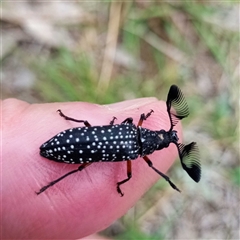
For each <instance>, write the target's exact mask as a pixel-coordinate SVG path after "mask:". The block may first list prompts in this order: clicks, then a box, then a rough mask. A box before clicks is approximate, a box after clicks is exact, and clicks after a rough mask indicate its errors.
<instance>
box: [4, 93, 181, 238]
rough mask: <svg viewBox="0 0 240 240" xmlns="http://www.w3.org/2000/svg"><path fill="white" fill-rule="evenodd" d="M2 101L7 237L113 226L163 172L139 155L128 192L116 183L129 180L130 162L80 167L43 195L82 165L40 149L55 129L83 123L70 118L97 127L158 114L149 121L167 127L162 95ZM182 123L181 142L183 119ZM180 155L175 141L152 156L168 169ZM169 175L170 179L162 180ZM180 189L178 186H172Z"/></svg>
mask: <svg viewBox="0 0 240 240" xmlns="http://www.w3.org/2000/svg"><path fill="white" fill-rule="evenodd" d="M1 105H2V114H3V115H2V120H3V121H2V123H3V125H2V126H3V127H2V158H1V161H2V191H1V192H2V208H1V216H2V237H3V238H4V239H6V238H22V239H23V238H25V239H26V238H42V239H44V238H55V239H57V238H82V237H84V236H88V235H90V234H92V233H95V232H98V231H100V230H102V229H104V228H106V227H108V226H109V225H110V224H111V223H112V222H113V221H115V220H116V219H118V218H119V217H121V216H122V215H124V214H125V213H126V212H127V211H128V209H130V208H131V207H132V206H133V205H134V204H135V203H136V202H137V201H138V199H139V198H140V197H141V196H142V195H143V194H144V193H145V192H146V191H147V189H148V188H149V187H150V186H151V185H153V184H154V182H156V181H157V180H158V179H159V175H158V174H157V173H156V172H154V171H153V170H152V169H151V168H149V167H148V165H147V164H146V162H145V161H144V160H143V159H141V158H139V159H137V160H136V161H135V160H134V161H132V175H133V176H132V178H131V179H130V181H128V182H127V183H125V184H123V185H122V186H121V189H122V191H123V192H124V197H120V195H119V194H118V193H117V191H116V183H117V182H118V181H121V180H123V179H125V178H126V174H127V170H126V162H104V163H103V162H99V163H94V164H92V165H91V166H89V167H87V168H86V169H84V170H83V171H81V172H79V173H75V174H73V175H71V176H69V177H67V178H65V179H64V180H63V181H60V182H59V183H57V184H56V185H54V186H53V187H50V188H49V189H47V190H46V191H45V192H43V193H41V194H40V195H36V194H35V192H36V191H38V190H39V189H40V188H41V187H43V186H44V185H46V184H47V183H49V182H50V181H53V180H55V179H56V178H58V177H60V176H62V175H64V174H65V173H67V172H69V171H71V170H73V169H76V168H77V167H78V166H79V165H70V164H64V163H57V162H54V161H50V160H48V159H46V158H43V157H41V156H40V155H39V147H40V146H41V144H42V143H44V142H45V141H47V140H48V139H50V138H51V137H53V136H54V135H55V134H57V133H59V132H61V131H63V130H65V129H68V128H71V127H79V126H83V124H78V123H74V122H70V121H66V120H65V119H63V118H61V117H60V116H59V114H58V113H57V112H56V111H57V110H58V109H61V110H62V111H63V112H64V113H65V114H66V115H67V116H71V117H73V118H76V119H83V120H88V121H89V123H90V124H92V126H94V125H107V124H109V122H110V121H111V120H112V117H113V116H115V117H117V120H116V121H115V124H117V123H121V122H122V121H123V120H124V119H126V118H127V117H133V119H134V123H135V124H137V122H138V120H139V117H140V115H141V114H142V113H145V114H146V113H148V112H149V111H150V109H153V110H154V113H153V114H152V115H151V116H150V117H149V118H148V119H147V120H146V121H144V122H143V127H146V128H149V129H152V130H160V129H165V130H168V129H169V126H170V123H169V117H168V115H167V111H166V103H165V102H163V101H158V100H157V99H155V98H144V99H136V100H130V101H125V102H120V103H115V104H110V105H104V106H100V105H96V104H90V103H80V102H74V103H49V104H32V105H30V104H28V103H26V102H22V101H19V100H16V99H8V100H5V101H2V102H1ZM175 129H176V130H177V131H178V133H179V134H178V136H179V138H180V140H179V141H180V142H181V125H180V124H178V125H177V126H176V127H175ZM176 157H177V149H176V146H174V145H173V144H170V146H169V147H168V148H166V149H163V150H161V151H155V152H154V153H153V154H152V155H149V158H150V159H151V160H152V162H153V164H154V166H155V167H156V168H157V169H159V170H160V171H161V172H163V173H165V172H166V171H167V170H168V168H169V167H170V166H171V165H172V164H173V161H174V159H175V158H176ZM163 181H164V180H163ZM173 191H174V190H173Z"/></svg>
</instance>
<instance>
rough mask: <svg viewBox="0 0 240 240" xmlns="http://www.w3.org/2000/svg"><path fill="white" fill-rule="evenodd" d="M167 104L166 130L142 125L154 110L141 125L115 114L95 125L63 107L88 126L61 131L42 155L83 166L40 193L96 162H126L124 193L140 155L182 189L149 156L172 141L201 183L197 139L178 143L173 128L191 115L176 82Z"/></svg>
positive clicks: (170, 91) (118, 190)
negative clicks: (119, 121) (118, 120)
mask: <svg viewBox="0 0 240 240" xmlns="http://www.w3.org/2000/svg"><path fill="white" fill-rule="evenodd" d="M166 105H167V113H168V116H169V120H170V129H169V130H168V131H165V130H163V129H162V130H156V131H153V130H149V129H147V128H143V127H142V123H143V121H145V120H147V118H149V117H150V115H151V114H152V113H153V110H151V111H149V112H148V113H147V114H146V115H145V114H142V115H141V116H140V119H139V121H138V124H137V125H135V124H134V123H133V119H132V118H127V119H125V120H124V121H123V122H122V123H120V124H115V125H114V121H115V120H116V118H115V117H113V119H112V121H111V122H110V124H109V125H103V126H91V125H90V123H89V122H88V121H86V120H77V119H74V118H70V117H67V116H66V115H64V114H63V113H62V111H61V110H58V112H59V114H60V116H61V117H63V118H65V119H66V120H69V121H74V122H79V123H83V124H84V125H85V127H77V128H70V129H68V130H65V131H62V132H60V133H58V134H57V135H56V136H54V137H53V138H51V139H50V140H48V141H47V142H45V143H44V144H42V146H41V147H40V155H41V156H43V157H45V158H48V159H50V160H53V161H56V162H60V163H68V164H81V165H80V166H79V167H78V168H77V169H75V170H73V171H71V172H68V173H67V174H65V175H63V176H62V177H60V178H58V179H56V180H54V181H52V182H50V183H49V184H48V185H46V186H44V187H42V188H41V189H40V190H39V191H38V192H37V194H40V193H42V192H44V191H45V190H46V189H48V188H49V187H51V186H53V185H54V184H56V183H57V182H59V181H61V180H62V179H64V178H65V177H67V176H69V175H71V174H73V173H75V172H78V171H82V170H83V169H85V168H86V167H88V166H89V165H91V164H92V163H94V162H101V161H103V162H118V161H126V162H127V178H126V179H124V180H122V181H119V182H117V192H118V193H119V194H121V196H123V192H122V190H121V188H120V186H121V185H122V184H124V183H126V182H127V181H129V180H130V179H131V177H132V160H135V159H137V158H138V157H139V156H140V157H142V158H143V159H144V160H145V161H146V163H147V164H148V166H149V167H151V168H152V169H153V170H154V171H155V172H157V173H158V174H159V175H161V176H162V177H163V178H164V179H165V180H166V181H168V183H169V184H170V185H171V187H172V188H174V189H175V190H177V191H179V192H180V190H179V189H178V188H177V186H176V185H175V184H174V183H173V182H172V181H171V180H170V179H169V177H168V176H166V175H165V174H163V173H162V172H161V171H159V170H158V169H156V168H155V167H154V166H153V164H152V162H151V160H150V159H149V158H148V156H147V155H149V154H151V153H153V152H154V151H156V150H161V149H163V148H167V147H168V146H169V144H170V143H173V144H175V145H176V147H177V149H178V154H179V158H180V161H181V164H182V167H183V169H184V170H185V171H186V172H187V173H188V174H189V176H190V177H191V178H192V179H193V180H194V181H195V182H199V180H200V178H201V166H200V160H199V152H198V148H197V145H196V143H195V142H192V143H190V144H188V145H184V144H182V143H178V140H179V138H178V136H177V131H175V130H173V127H174V126H175V125H176V124H177V122H178V121H179V120H181V119H183V118H185V117H187V116H188V114H189V110H188V106H187V103H186V100H185V98H184V96H183V94H182V92H181V90H180V89H179V88H178V87H177V86H176V85H172V86H171V88H170V90H169V93H168V97H167V102H166Z"/></svg>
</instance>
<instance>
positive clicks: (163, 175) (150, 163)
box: [143, 156, 181, 192]
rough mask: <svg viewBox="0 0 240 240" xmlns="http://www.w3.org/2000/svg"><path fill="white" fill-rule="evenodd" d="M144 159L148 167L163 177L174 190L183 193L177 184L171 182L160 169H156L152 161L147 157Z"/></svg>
mask: <svg viewBox="0 0 240 240" xmlns="http://www.w3.org/2000/svg"><path fill="white" fill-rule="evenodd" d="M143 159H144V160H145V161H146V162H147V164H148V166H149V167H151V168H152V169H153V170H154V171H155V172H157V173H158V174H159V175H160V176H162V177H163V178H164V179H165V180H166V181H167V182H168V183H169V184H170V185H171V187H172V188H173V189H175V190H177V191H178V192H181V191H180V190H179V189H178V188H177V186H175V184H174V183H173V182H172V181H171V180H170V178H169V177H168V176H167V175H165V174H164V173H162V172H160V171H159V170H158V169H156V168H155V167H154V166H153V164H152V162H151V160H150V159H149V158H148V157H147V156H144V157H143Z"/></svg>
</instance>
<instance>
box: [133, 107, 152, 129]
mask: <svg viewBox="0 0 240 240" xmlns="http://www.w3.org/2000/svg"><path fill="white" fill-rule="evenodd" d="M153 112H154V111H153V110H152V109H151V111H150V112H149V113H147V114H146V115H145V114H144V113H143V114H141V116H140V119H139V121H138V125H137V126H138V127H141V126H142V123H143V121H144V120H147V118H148V117H150V115H151V114H152V113H153Z"/></svg>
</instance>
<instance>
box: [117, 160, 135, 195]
mask: <svg viewBox="0 0 240 240" xmlns="http://www.w3.org/2000/svg"><path fill="white" fill-rule="evenodd" d="M131 177H132V162H131V161H130V160H128V161H127V178H126V179H124V180H122V181H121V182H118V183H117V192H118V193H119V194H121V197H123V195H124V194H123V192H122V190H121V188H120V185H122V184H124V183H125V182H127V181H129V180H130V179H131Z"/></svg>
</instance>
